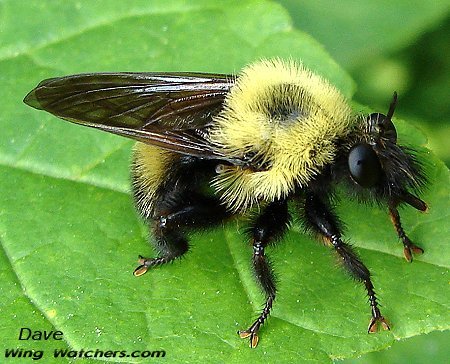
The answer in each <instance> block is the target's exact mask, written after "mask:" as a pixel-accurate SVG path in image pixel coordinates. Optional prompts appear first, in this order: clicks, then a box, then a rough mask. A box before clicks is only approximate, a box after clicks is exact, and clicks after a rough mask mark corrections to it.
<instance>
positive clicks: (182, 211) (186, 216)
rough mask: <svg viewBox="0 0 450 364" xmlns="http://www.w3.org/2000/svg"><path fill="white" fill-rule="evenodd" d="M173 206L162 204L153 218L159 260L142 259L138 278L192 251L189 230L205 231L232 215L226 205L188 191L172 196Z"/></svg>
mask: <svg viewBox="0 0 450 364" xmlns="http://www.w3.org/2000/svg"><path fill="white" fill-rule="evenodd" d="M169 201H170V203H167V201H164V203H162V202H161V203H159V204H160V205H161V206H159V207H163V209H162V210H161V209H160V208H159V207H158V208H157V211H158V212H157V213H156V216H155V218H154V219H153V220H154V221H153V234H154V238H155V248H156V250H157V251H158V257H157V258H145V257H142V256H139V264H140V265H139V266H138V267H137V268H136V269H135V271H134V275H135V276H141V275H143V274H144V273H145V272H147V270H148V269H149V268H151V267H155V266H158V265H162V264H165V263H168V262H170V261H172V260H174V259H176V258H178V257H181V256H182V255H183V254H184V253H186V252H187V251H188V249H189V244H188V241H187V239H186V233H185V231H186V230H195V229H199V228H205V227H208V226H211V225H214V224H216V223H219V222H220V221H222V220H223V219H224V218H225V217H227V216H228V213H227V211H226V209H225V207H224V206H222V205H221V204H220V201H219V200H218V199H217V198H214V197H206V196H202V195H199V194H196V193H193V192H189V191H186V192H185V193H184V194H183V195H179V196H177V197H176V198H174V196H171V198H170V199H169Z"/></svg>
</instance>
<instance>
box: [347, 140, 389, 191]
mask: <svg viewBox="0 0 450 364" xmlns="http://www.w3.org/2000/svg"><path fill="white" fill-rule="evenodd" d="M348 168H349V170H350V175H351V176H352V178H353V179H354V180H355V182H356V183H358V184H359V185H360V186H362V187H365V188H370V187H373V186H375V185H376V184H377V182H378V181H379V180H380V177H381V164H380V161H379V160H378V157H377V154H376V153H375V152H374V150H373V149H372V147H371V146H370V145H368V144H358V145H356V146H354V147H353V148H352V149H351V150H350V153H349V155H348Z"/></svg>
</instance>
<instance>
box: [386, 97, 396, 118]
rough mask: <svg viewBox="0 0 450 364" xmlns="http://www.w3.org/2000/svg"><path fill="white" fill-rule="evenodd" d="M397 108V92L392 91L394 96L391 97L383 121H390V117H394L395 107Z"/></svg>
mask: <svg viewBox="0 0 450 364" xmlns="http://www.w3.org/2000/svg"><path fill="white" fill-rule="evenodd" d="M396 106H397V91H394V95H393V96H392V102H391V104H390V105H389V111H388V113H387V115H386V119H385V120H391V119H392V116H393V115H394V110H395V107H396Z"/></svg>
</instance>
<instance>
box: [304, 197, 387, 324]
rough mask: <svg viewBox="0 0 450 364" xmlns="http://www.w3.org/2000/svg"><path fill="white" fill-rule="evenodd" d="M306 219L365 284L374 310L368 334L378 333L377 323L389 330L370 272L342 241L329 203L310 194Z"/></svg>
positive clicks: (311, 227) (350, 270)
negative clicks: (379, 305)
mask: <svg viewBox="0 0 450 364" xmlns="http://www.w3.org/2000/svg"><path fill="white" fill-rule="evenodd" d="M304 214H305V219H306V223H307V224H308V227H309V228H310V229H312V230H313V231H314V232H316V233H318V234H319V235H321V236H322V237H323V238H324V239H325V241H326V242H327V243H329V244H330V245H331V246H333V248H334V249H335V251H336V252H337V253H338V254H339V256H340V258H341V259H342V262H343V263H344V266H345V267H346V268H347V270H348V271H349V272H350V274H351V275H352V276H353V277H355V278H356V279H357V280H359V281H360V282H362V283H364V286H365V287H366V290H367V295H368V296H369V303H370V307H371V310H372V318H371V320H370V323H369V327H368V332H369V333H371V332H375V331H377V323H378V322H379V323H381V325H382V326H383V328H384V329H385V330H389V329H390V328H389V325H388V323H387V322H386V320H385V319H384V317H383V315H382V314H381V312H380V309H379V307H378V301H377V297H376V296H375V291H374V287H373V284H372V281H371V279H370V272H369V270H368V269H367V267H366V266H365V265H364V264H363V263H362V262H361V260H360V259H359V258H358V256H357V255H356V253H355V252H354V251H353V249H352V248H351V246H350V245H348V244H346V243H345V242H343V241H342V239H341V233H340V229H339V223H338V219H337V217H336V216H335V215H334V213H333V211H332V209H331V206H330V205H329V203H328V202H324V201H323V200H322V199H321V198H319V197H318V196H317V195H315V194H312V193H308V194H307V195H306V200H305V210H304Z"/></svg>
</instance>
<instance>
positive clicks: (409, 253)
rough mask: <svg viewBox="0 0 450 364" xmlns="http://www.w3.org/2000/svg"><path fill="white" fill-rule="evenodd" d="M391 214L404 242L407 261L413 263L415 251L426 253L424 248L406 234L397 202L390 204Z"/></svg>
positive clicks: (398, 233)
mask: <svg viewBox="0 0 450 364" xmlns="http://www.w3.org/2000/svg"><path fill="white" fill-rule="evenodd" d="M389 215H390V217H391V221H392V225H394V228H395V231H396V232H397V235H398V237H399V238H400V240H401V241H402V243H403V246H404V248H403V255H404V256H405V259H406V261H407V262H409V263H411V262H412V261H413V253H414V254H417V255H420V254H423V253H424V250H423V249H422V248H421V247H419V246H417V245H416V244H414V243H413V242H412V241H411V239H409V237H408V236H407V235H406V233H405V230H403V227H402V223H401V221H400V214H399V213H398V210H397V204H395V203H391V204H390V206H389Z"/></svg>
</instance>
